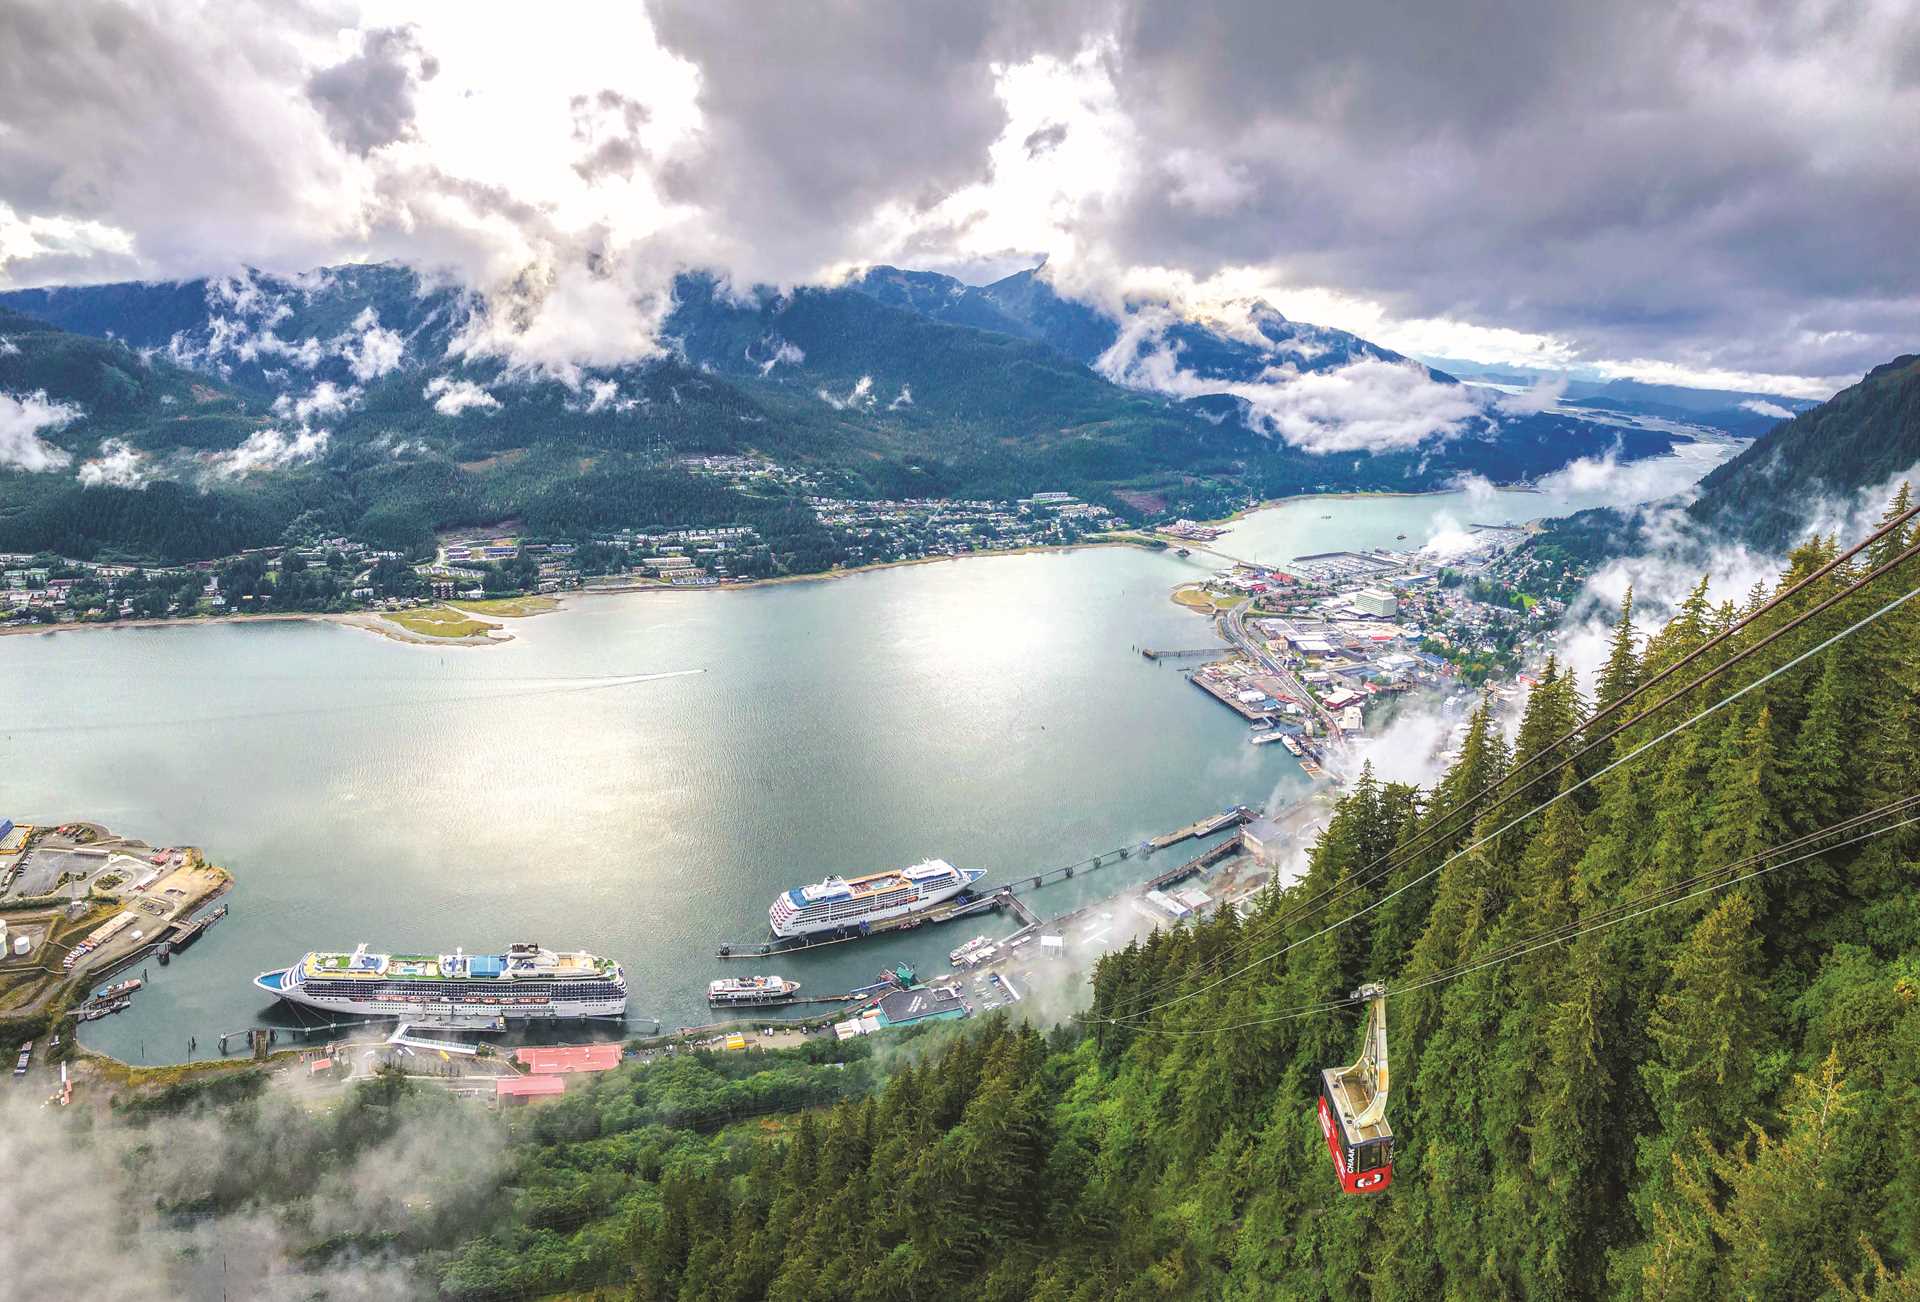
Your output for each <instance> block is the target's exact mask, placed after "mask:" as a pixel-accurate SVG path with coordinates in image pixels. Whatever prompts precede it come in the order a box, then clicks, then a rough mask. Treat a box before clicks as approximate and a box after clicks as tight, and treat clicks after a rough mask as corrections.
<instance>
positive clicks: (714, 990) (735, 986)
mask: <svg viewBox="0 0 1920 1302" xmlns="http://www.w3.org/2000/svg"><path fill="white" fill-rule="evenodd" d="M799 990H800V983H799V982H798V981H782V980H781V979H780V978H779V977H777V976H750V977H727V978H726V979H724V980H721V981H710V982H708V983H707V1002H708V1003H710V1004H716V1005H729V1004H784V1003H786V1002H787V1001H788V1000H790V999H792V998H793V997H794V995H795V994H797V993H798V992H799Z"/></svg>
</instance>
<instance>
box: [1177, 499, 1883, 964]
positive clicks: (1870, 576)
mask: <svg viewBox="0 0 1920 1302" xmlns="http://www.w3.org/2000/svg"><path fill="white" fill-rule="evenodd" d="M1916 515H1920V506H1916V507H1913V508H1911V509H1909V510H1908V511H1906V512H1905V513H1904V514H1902V515H1900V516H1898V517H1897V518H1895V519H1893V520H1889V521H1888V522H1887V523H1885V524H1884V525H1882V526H1880V528H1878V529H1877V530H1875V531H1874V532H1873V533H1872V534H1869V535H1868V536H1867V537H1866V538H1864V539H1862V540H1861V541H1860V542H1859V543H1857V544H1856V545H1855V546H1853V547H1852V548H1850V549H1849V550H1847V551H1846V552H1843V553H1841V554H1840V555H1838V556H1835V557H1834V558H1833V559H1832V560H1830V561H1828V562H1827V563H1826V564H1824V565H1822V566H1821V567H1820V568H1819V569H1817V570H1815V571H1814V572H1813V573H1811V574H1809V575H1808V576H1806V577H1805V578H1804V579H1802V580H1800V581H1799V582H1798V583H1795V584H1794V585H1793V586H1791V587H1790V588H1787V589H1784V590H1783V591H1781V592H1779V593H1777V594H1775V595H1774V596H1773V597H1772V598H1770V599H1769V600H1768V601H1767V602H1765V603H1764V604H1762V605H1761V606H1760V607H1759V608H1758V609H1756V610H1754V611H1752V612H1750V613H1749V614H1748V615H1746V616H1745V617H1743V618H1742V619H1740V620H1739V621H1737V622H1736V623H1734V624H1732V625H1730V626H1729V627H1727V628H1726V629H1724V630H1722V631H1721V632H1720V633H1718V634H1716V635H1714V636H1713V637H1711V638H1709V639H1708V640H1707V641H1705V642H1703V643H1702V644H1701V645H1700V646H1698V647H1695V648H1694V649H1693V650H1692V651H1690V652H1688V653H1687V654H1686V655H1684V656H1682V657H1681V658H1680V659H1679V660H1677V661H1676V662H1674V664H1672V665H1669V666H1668V667H1667V668H1666V669H1664V670H1662V671H1660V672H1659V673H1658V674H1655V675H1654V676H1653V677H1652V678H1650V679H1648V680H1647V681H1646V682H1644V683H1641V684H1639V685H1638V686H1636V687H1635V688H1634V689H1633V690H1632V691H1630V692H1627V693H1625V694H1624V695H1623V696H1621V698H1620V699H1619V700H1617V701H1614V702H1612V703H1611V704H1609V705H1608V706H1606V707H1605V708H1603V709H1602V710H1600V711H1599V712H1598V713H1597V714H1595V715H1593V716H1592V717H1591V718H1589V719H1587V720H1586V721H1584V722H1583V723H1581V724H1580V725H1578V726H1577V727H1575V728H1572V729H1569V730H1568V731H1567V732H1566V733H1563V734H1562V735H1561V736H1560V737H1559V738H1556V739H1555V740H1554V741H1552V742H1550V743H1548V744H1547V745H1545V746H1543V747H1542V748H1541V749H1540V751H1539V753H1538V754H1536V755H1534V756H1531V757H1529V758H1528V759H1527V760H1525V761H1522V763H1521V764H1520V766H1519V767H1518V768H1517V769H1516V770H1515V771H1514V772H1510V773H1506V774H1503V775H1501V777H1500V778H1498V779H1496V780H1495V781H1493V782H1490V783H1488V784H1487V785H1486V786H1485V787H1483V788H1481V789H1480V790H1479V791H1478V792H1476V793H1474V794H1473V795H1472V796H1470V797H1467V798H1466V799H1464V800H1462V801H1461V802H1460V803H1459V804H1458V805H1457V806H1456V807H1455V808H1454V809H1452V810H1449V811H1448V812H1447V813H1445V814H1443V815H1442V816H1441V817H1440V818H1439V819H1437V820H1435V822H1434V824H1433V825H1432V826H1430V827H1427V828H1423V829H1421V830H1420V831H1419V832H1417V833H1416V834H1415V835H1414V837H1413V839H1412V840H1411V841H1409V842H1408V843H1406V844H1404V845H1399V846H1395V847H1394V848H1393V849H1391V850H1389V851H1387V852H1386V853H1385V854H1383V855H1381V856H1380V857H1379V858H1377V859H1375V860H1374V861H1373V862H1372V863H1370V864H1368V865H1366V867H1364V868H1362V869H1360V870H1359V871H1358V872H1357V873H1355V874H1354V875H1353V877H1352V878H1350V879H1349V880H1348V881H1346V882H1344V883H1336V884H1334V885H1331V886H1328V887H1326V888H1325V889H1324V890H1322V891H1321V892H1320V894H1319V895H1316V896H1314V897H1313V898H1311V899H1308V900H1305V901H1302V902H1300V903H1299V904H1296V905H1294V906H1292V907H1291V908H1289V909H1288V910H1286V911H1285V912H1284V913H1282V914H1281V915H1279V916H1278V917H1275V918H1273V919H1270V920H1268V921H1267V922H1265V923H1263V924H1261V927H1260V928H1259V930H1260V932H1261V933H1263V934H1261V935H1253V934H1250V935H1248V936H1246V937H1243V938H1242V939H1241V940H1239V941H1237V942H1235V943H1234V944H1233V945H1232V946H1230V947H1229V948H1228V950H1227V951H1226V952H1227V953H1232V952H1234V951H1236V950H1245V949H1248V948H1250V947H1252V946H1253V945H1256V944H1258V943H1260V941H1261V940H1262V939H1264V937H1265V936H1266V935H1271V934H1272V933H1273V932H1275V931H1277V930H1279V929H1280V928H1281V927H1283V926H1285V925H1286V924H1287V923H1288V922H1291V921H1294V920H1295V919H1297V918H1300V917H1303V916H1305V915H1306V914H1308V913H1311V912H1313V911H1314V910H1315V909H1316V908H1317V907H1318V906H1319V905H1320V904H1321V902H1322V901H1327V900H1328V899H1329V897H1332V898H1334V899H1339V898H1344V897H1345V896H1347V895H1350V894H1352V893H1353V892H1354V891H1357V890H1360V889H1362V888H1364V887H1366V886H1368V885H1370V884H1371V883H1372V882H1374V881H1375V880H1377V879H1378V878H1380V877H1382V876H1385V875H1386V874H1387V873H1389V872H1392V871H1393V870H1394V869H1395V868H1397V867H1400V866H1402V865H1404V864H1405V863H1406V862H1407V861H1408V860H1409V859H1411V858H1413V857H1415V856H1417V855H1419V854H1421V853H1423V852H1425V851H1426V850H1428V849H1431V848H1433V845H1434V844H1435V843H1437V842H1438V841H1440V840H1443V839H1444V836H1450V835H1452V834H1453V833H1454V832H1457V831H1459V830H1460V828H1459V826H1453V827H1448V826H1447V824H1449V823H1450V822H1452V821H1453V820H1455V819H1457V818H1461V817H1462V816H1463V815H1465V816H1468V817H1466V818H1465V820H1464V821H1465V822H1467V823H1471V822H1474V821H1477V820H1478V819H1480V818H1481V817H1484V816H1485V815H1486V814H1487V813H1490V812H1492V811H1493V810H1495V809H1499V808H1500V807H1501V806H1503V805H1505V804H1507V803H1508V802H1509V801H1511V800H1514V799H1516V798H1518V797H1519V796H1521V795H1524V794H1525V793H1526V792H1527V791H1529V790H1530V789H1532V788H1533V787H1535V786H1537V785H1539V784H1540V783H1541V782H1542V781H1544V780H1545V779H1547V778H1550V777H1552V776H1553V775H1554V774H1555V773H1558V772H1560V771H1561V770H1563V769H1565V768H1566V767H1567V766H1568V765H1570V764H1574V763H1577V762H1578V761H1579V760H1580V759H1581V758H1582V757H1584V756H1585V755H1587V754H1589V753H1590V752H1592V751H1593V750H1595V749H1596V748H1597V747H1599V746H1602V745H1604V744H1606V743H1607V742H1609V741H1611V740H1613V739H1614V738H1615V737H1617V736H1619V735H1620V734H1621V733H1622V732H1624V731H1625V730H1626V729H1627V728H1629V727H1632V726H1634V725H1635V724H1639V723H1643V722H1645V721H1646V720H1647V719H1648V718H1650V717H1651V716H1652V715H1653V714H1655V713H1657V712H1658V711H1659V710H1661V709H1663V708H1665V707H1666V706H1667V705H1669V704H1671V703H1672V702H1673V701H1675V700H1678V699H1679V698H1681V697H1683V696H1685V695H1686V694H1687V693H1689V692H1691V691H1693V690H1695V689H1696V688H1698V687H1700V686H1701V685H1703V684H1705V683H1706V682H1708V681H1710V680H1711V679H1713V678H1715V677H1717V676H1718V675H1720V674H1722V673H1724V672H1726V671H1727V670H1728V669H1730V668H1732V667H1733V666H1734V665H1736V664H1738V663H1740V662H1741V661H1743V660H1745V659H1746V658H1747V657H1749V656H1751V655H1753V654H1755V653H1756V652H1758V651H1760V650H1762V649H1763V648H1765V647H1766V646H1768V645H1770V644H1771V643H1773V642H1774V641H1776V640H1778V639H1779V638H1780V637H1782V636H1784V635H1785V634H1787V633H1789V632H1792V631H1793V630H1794V629H1795V628H1798V627H1800V626H1801V625H1802V624H1804V623H1806V622H1807V621H1808V620H1811V619H1813V618H1815V617H1816V616H1818V615H1820V614H1822V613H1824V612H1825V611H1827V610H1830V609H1832V608H1833V607H1834V606H1835V605H1836V604H1838V603H1839V602H1841V601H1843V600H1845V599H1846V598H1847V597H1849V596H1852V595H1854V594H1855V593H1858V592H1860V591H1861V590H1863V589H1864V588H1866V587H1867V586H1868V585H1870V584H1872V583H1874V582H1875V581H1877V580H1878V579H1880V578H1881V577H1883V576H1884V575H1886V574H1888V573H1889V572H1891V571H1892V570H1893V569H1895V568H1896V567H1898V566H1899V565H1901V564H1903V563H1904V562H1906V561H1907V560H1909V559H1911V558H1913V557H1914V556H1916V555H1920V540H1917V541H1916V542H1915V543H1914V544H1913V545H1911V546H1909V547H1908V548H1907V549H1906V550H1905V551H1903V552H1901V553H1900V554H1899V555H1897V556H1895V557H1893V558H1892V559H1890V560H1888V561H1886V562H1885V563H1883V564H1881V565H1879V566H1877V567H1876V568H1874V569H1873V570H1871V571H1869V572H1868V573H1866V574H1864V575H1862V576H1860V577H1859V578H1857V579H1855V580H1854V581H1852V582H1850V583H1849V584H1848V585H1847V586H1846V587H1844V588H1842V589H1841V590H1840V591H1839V592H1836V593H1834V594H1832V595H1831V596H1829V597H1828V598H1826V599H1825V600H1824V601H1822V602H1821V603H1820V604H1819V605H1817V606H1814V607H1812V608H1810V609H1808V610H1806V611H1803V612H1802V613H1801V614H1799V615H1797V616H1795V617H1794V618H1793V619H1791V620H1790V621H1788V622H1787V623H1786V624H1784V625H1782V626H1781V627H1779V628H1777V629H1775V630H1773V631H1772V632H1770V633H1769V634H1767V635H1766V636H1765V637H1764V638H1762V639H1761V640H1760V641H1758V642H1756V643H1754V644H1753V645H1751V646H1748V647H1745V648H1742V649H1741V650H1740V651H1739V652H1737V653H1736V654H1735V655H1734V656H1732V657H1730V658H1729V659H1727V660H1725V661H1723V662H1721V663H1720V664H1718V665H1716V666H1714V667H1713V668H1711V669H1709V670H1708V671H1707V672H1706V673H1704V674H1701V675H1699V676H1698V677H1696V678H1695V679H1694V680H1693V681H1692V682H1690V683H1688V684H1687V685H1686V686H1685V687H1682V688H1678V689H1676V690H1675V691H1673V692H1670V693H1669V694H1668V695H1667V696H1666V697H1664V698H1663V699H1662V700H1661V701H1660V702H1658V703H1657V704H1655V705H1653V706H1650V707H1648V708H1647V709H1646V710H1644V711H1642V712H1641V713H1639V714H1636V715H1635V716H1634V717H1633V718H1632V719H1628V720H1624V721H1622V722H1620V723H1618V724H1616V725H1615V726H1614V727H1613V728H1611V729H1610V730H1608V731H1607V732H1606V733H1604V734H1602V735H1600V736H1598V737H1593V738H1591V739H1590V740H1588V741H1587V742H1586V743H1585V744H1584V745H1582V746H1581V747H1580V749H1579V750H1577V751H1575V752H1573V753H1572V754H1570V755H1567V756H1565V757H1563V758H1562V759H1561V760H1560V762H1559V763H1557V764H1555V765H1554V766H1553V767H1552V768H1550V769H1548V770H1546V771H1545V772H1543V773H1539V774H1536V775H1534V776H1533V777H1532V778H1529V779H1527V780H1526V781H1525V782H1524V783H1520V784H1519V785H1517V786H1513V789H1512V790H1510V791H1509V792H1507V794H1505V795H1503V796H1501V797H1500V799H1498V800H1497V801H1495V802H1494V803H1493V804H1492V805H1490V806H1487V807H1484V808H1482V807H1479V806H1478V802H1479V801H1480V800H1482V799H1483V798H1484V797H1486V796H1488V795H1491V794H1492V793H1494V792H1495V791H1497V790H1499V789H1500V788H1501V787H1502V786H1512V785H1513V783H1514V779H1515V776H1516V775H1517V774H1518V773H1520V772H1524V771H1525V769H1526V768H1527V767H1528V766H1530V765H1532V764H1535V763H1538V762H1540V761H1541V760H1543V759H1546V758H1547V757H1549V756H1551V755H1552V754H1553V753H1554V751H1555V750H1556V749H1557V748H1558V747H1559V746H1561V745H1562V744H1563V743H1565V742H1566V741H1567V740H1569V739H1570V738H1574V737H1577V736H1579V735H1581V734H1582V733H1583V732H1586V731H1588V730H1590V729H1591V728H1592V726H1593V724H1594V722H1595V721H1597V720H1599V719H1602V718H1605V717H1606V716H1607V715H1609V714H1612V713H1614V712H1616V711H1618V710H1620V709H1622V708H1624V707H1625V706H1627V705H1629V704H1631V703H1632V702H1633V701H1634V700H1635V699H1636V698H1638V697H1640V696H1641V695H1642V694H1644V693H1646V692H1647V691H1649V690H1650V689H1652V688H1653V687H1654V686H1656V685H1657V684H1659V683H1660V682H1661V681H1662V680H1664V679H1665V678H1667V677H1668V676H1669V675H1671V674H1672V673H1674V672H1676V671H1677V670H1679V669H1680V668H1681V667H1683V666H1685V665H1686V664H1688V663H1690V662H1691V661H1693V660H1694V659H1696V658H1698V657H1699V656H1701V655H1703V654H1705V653H1706V652H1708V651H1710V650H1712V649H1713V648H1714V647H1716V646H1718V645H1720V644H1721V643H1723V642H1725V641H1726V640H1727V639H1729V638H1731V637H1733V636H1735V635H1736V634H1738V633H1740V632H1742V631H1744V630H1746V629H1747V628H1750V627H1751V626H1752V625H1753V624H1754V623H1755V622H1756V621H1757V620H1759V619H1761V618H1762V617H1764V616H1765V615H1766V614H1768V613H1769V612H1770V611H1772V610H1773V609H1775V608H1776V607H1778V606H1779V605H1780V604H1781V603H1782V602H1785V601H1788V600H1791V599H1792V598H1793V597H1794V596H1796V595H1798V594H1799V593H1801V592H1803V591H1805V590H1806V588H1807V587H1808V585H1810V584H1812V583H1814V582H1816V581H1818V580H1819V579H1821V578H1823V577H1825V576H1826V575H1828V574H1830V573H1832V572H1833V570H1834V569H1836V568H1837V567H1838V566H1840V565H1842V564H1844V563H1846V562H1847V561H1848V560H1850V559H1852V558H1853V557H1854V556H1856V555H1858V554H1859V553H1860V552H1861V551H1863V550H1865V549H1866V548H1867V547H1870V546H1871V545H1872V544H1874V543H1875V542H1877V541H1879V540H1880V539H1881V538H1883V537H1885V536H1886V535H1887V534H1889V533H1891V532H1892V531H1893V530H1895V529H1898V528H1900V527H1901V526H1902V525H1904V524H1905V523H1906V522H1907V521H1909V520H1911V519H1913V518H1914V517H1915V516H1916ZM1551 803H1553V802H1552V801H1548V802H1546V804H1551ZM1546 804H1542V805H1538V806H1535V808H1534V809H1533V810H1532V811H1530V814H1531V813H1538V812H1539V811H1540V810H1541V809H1544V808H1545V807H1546ZM1423 842H1424V843H1425V844H1423ZM1376 869H1377V870H1378V871H1376ZM1175 984H1178V982H1177V981H1170V982H1168V983H1166V984H1165V985H1163V986H1161V987H1157V988H1149V989H1148V990H1146V991H1143V992H1141V994H1142V996H1144V997H1151V996H1152V995H1155V994H1158V993H1160V992H1161V991H1162V990H1164V989H1166V988H1170V987H1171V985H1175Z"/></svg>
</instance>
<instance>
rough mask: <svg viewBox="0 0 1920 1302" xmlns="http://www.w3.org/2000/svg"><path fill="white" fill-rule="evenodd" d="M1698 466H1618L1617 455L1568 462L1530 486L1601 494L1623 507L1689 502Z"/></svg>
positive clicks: (1666, 461) (1669, 462) (1651, 462)
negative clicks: (1674, 500) (1673, 499)
mask: <svg viewBox="0 0 1920 1302" xmlns="http://www.w3.org/2000/svg"><path fill="white" fill-rule="evenodd" d="M1700 475H1701V469H1700V463H1699V462H1698V461H1697V460H1695V459H1693V458H1691V457H1671V456H1668V457H1647V458H1644V459H1642V460H1640V461H1629V462H1627V463H1626V464H1624V465H1622V464H1621V463H1620V461H1619V459H1618V456H1617V454H1615V453H1613V452H1608V453H1606V454H1605V455H1604V456H1598V457H1581V458H1579V459H1578V460H1576V461H1569V462H1568V463H1567V464H1566V465H1564V466H1562V467H1561V468H1560V469H1558V470H1556V471H1554V472H1553V473H1552V474H1550V475H1542V476H1541V477H1540V478H1539V479H1537V480H1535V481H1534V486H1535V487H1536V488H1538V489H1540V490H1541V491H1542V492H1545V493H1550V494H1556V495H1566V496H1574V497H1580V496H1586V495H1589V494H1594V493H1598V492H1600V491H1601V490H1605V491H1606V494H1607V500H1609V501H1612V502H1617V503H1619V504H1621V505H1623V506H1625V505H1630V504H1632V503H1635V502H1655V501H1660V500H1662V499H1665V498H1670V497H1679V498H1682V499H1683V500H1685V501H1692V500H1693V496H1694V489H1695V488H1696V487H1697V486H1698V484H1699V481H1700Z"/></svg>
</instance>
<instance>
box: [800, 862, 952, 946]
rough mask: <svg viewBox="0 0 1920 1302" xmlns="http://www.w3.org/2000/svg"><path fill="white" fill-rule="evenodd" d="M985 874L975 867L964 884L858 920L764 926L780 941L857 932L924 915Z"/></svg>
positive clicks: (878, 911)
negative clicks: (862, 928)
mask: <svg viewBox="0 0 1920 1302" xmlns="http://www.w3.org/2000/svg"><path fill="white" fill-rule="evenodd" d="M985 875H986V874H985V873H983V872H982V871H980V870H979V869H977V868H975V869H970V870H968V871H967V872H966V873H965V874H964V876H965V878H966V879H965V880H964V881H959V882H955V883H953V884H952V885H951V886H942V887H939V888H938V889H936V890H931V891H928V892H927V893H926V894H924V895H922V896H920V897H919V898H918V899H914V900H909V901H907V902H906V903H904V904H896V905H894V906H893V907H892V908H890V909H875V910H874V911H873V912H872V913H865V914H861V915H860V916H858V917H849V918H835V919H831V920H821V921H818V922H808V921H804V920H802V919H799V918H795V919H793V920H792V921H790V922H787V923H786V924H784V925H782V924H779V923H775V922H773V921H772V919H771V918H769V919H768V924H769V926H770V927H771V928H772V930H773V934H774V935H775V936H776V937H778V938H779V939H781V940H795V939H798V938H800V937H803V936H819V935H825V934H828V933H831V932H837V931H858V930H859V929H860V928H861V927H862V926H867V927H872V926H875V925H877V924H879V923H883V922H895V921H898V920H899V919H901V918H907V917H912V916H913V915H914V914H917V913H925V912H927V911H928V910H929V909H935V908H938V907H939V906H940V905H942V904H945V903H946V902H947V901H948V900H950V899H952V898H953V897H954V896H956V895H958V894H960V893H961V892H962V891H964V890H966V889H967V888H968V887H969V886H972V885H973V884H974V883H975V882H977V881H979V880H980V878H982V877H983V876H985Z"/></svg>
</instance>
